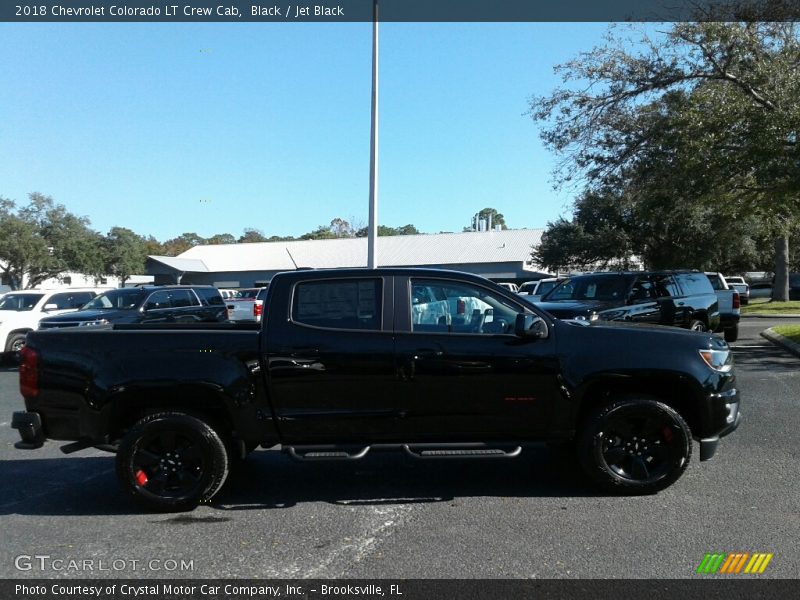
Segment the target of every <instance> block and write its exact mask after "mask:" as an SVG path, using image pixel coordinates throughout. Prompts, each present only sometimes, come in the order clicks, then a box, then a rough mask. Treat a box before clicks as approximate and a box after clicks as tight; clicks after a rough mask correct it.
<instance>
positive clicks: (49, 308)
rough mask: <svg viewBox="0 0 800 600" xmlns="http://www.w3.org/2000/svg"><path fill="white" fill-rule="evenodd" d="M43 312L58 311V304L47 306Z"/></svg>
mask: <svg viewBox="0 0 800 600" xmlns="http://www.w3.org/2000/svg"><path fill="white" fill-rule="evenodd" d="M42 310H43V311H44V312H50V311H51V310H58V304H45V305H44V308H43V309H42Z"/></svg>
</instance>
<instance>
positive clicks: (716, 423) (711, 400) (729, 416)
mask: <svg viewBox="0 0 800 600" xmlns="http://www.w3.org/2000/svg"><path fill="white" fill-rule="evenodd" d="M708 406H709V411H710V422H711V423H712V426H713V427H714V429H715V430H717V433H716V434H715V435H711V436H707V437H704V438H701V439H700V460H701V461H703V460H710V459H711V458H712V457H713V456H714V454H715V453H716V451H717V446H718V445H719V440H720V438H722V437H725V436H726V435H728V434H730V433H733V431H735V430H736V428H737V427H739V423H741V421H742V411H741V406H740V398H739V390H737V389H736V388H731V389H728V390H725V391H724V392H720V393H718V394H709V396H708Z"/></svg>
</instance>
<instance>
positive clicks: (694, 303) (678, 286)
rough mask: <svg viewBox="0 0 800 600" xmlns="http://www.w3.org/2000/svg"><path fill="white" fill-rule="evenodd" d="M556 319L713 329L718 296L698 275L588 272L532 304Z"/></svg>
mask: <svg viewBox="0 0 800 600" xmlns="http://www.w3.org/2000/svg"><path fill="white" fill-rule="evenodd" d="M536 306H538V307H539V308H541V309H543V310H545V311H547V312H549V313H550V314H551V315H553V316H555V317H558V318H560V319H576V318H577V319H583V320H589V321H594V320H609V321H632V322H635V323H655V324H659V325H674V326H677V327H684V328H686V329H691V330H693V331H714V330H715V329H717V328H718V327H719V325H720V314H719V309H718V306H717V296H716V295H715V294H714V290H713V288H712V287H711V284H710V283H709V281H708V279H707V278H706V276H705V275H703V273H699V272H696V271H657V272H649V271H628V272H617V273H591V274H588V275H577V276H575V277H569V278H567V279H564V280H562V281H561V283H559V284H558V285H557V286H556V287H555V288H553V289H552V290H551V291H550V292H548V293H547V294H545V295H544V296H543V297H542V299H541V301H540V302H538V303H537V304H536Z"/></svg>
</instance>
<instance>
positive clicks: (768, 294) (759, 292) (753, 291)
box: [750, 281, 772, 298]
mask: <svg viewBox="0 0 800 600" xmlns="http://www.w3.org/2000/svg"><path fill="white" fill-rule="evenodd" d="M750 297H751V298H772V283H770V282H764V281H762V282H760V283H754V284H753V285H751V286H750Z"/></svg>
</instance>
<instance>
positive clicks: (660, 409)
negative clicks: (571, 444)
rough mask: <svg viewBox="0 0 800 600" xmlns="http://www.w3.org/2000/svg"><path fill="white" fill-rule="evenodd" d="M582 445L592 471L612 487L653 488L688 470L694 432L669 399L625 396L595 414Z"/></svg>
mask: <svg viewBox="0 0 800 600" xmlns="http://www.w3.org/2000/svg"><path fill="white" fill-rule="evenodd" d="M578 450H579V457H580V460H581V465H582V466H583V468H584V470H585V471H586V473H587V474H588V475H589V477H590V478H591V479H592V480H593V481H594V482H596V483H598V484H599V485H600V486H602V487H603V488H605V489H606V490H611V491H614V492H618V493H625V494H653V493H655V492H658V491H659V490H662V489H664V488H666V487H667V486H669V485H671V484H672V483H674V482H675V481H677V479H678V478H679V477H680V476H681V475H682V474H683V472H684V471H685V470H686V467H687V466H688V464H689V459H690V457H691V454H692V435H691V432H690V431H689V426H688V425H687V424H686V421H684V420H683V418H682V417H681V416H680V414H678V412H677V411H675V410H674V409H673V408H671V407H670V406H667V405H666V404H664V403H663V402H659V401H658V400H655V399H653V398H646V397H635V398H624V399H620V400H618V401H616V402H613V403H611V404H608V405H605V406H602V407H601V408H599V409H598V410H596V411H595V412H594V413H592V414H591V415H590V416H589V418H588V419H587V420H586V422H585V423H584V425H583V429H582V431H581V434H580V438H579V449H578Z"/></svg>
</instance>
